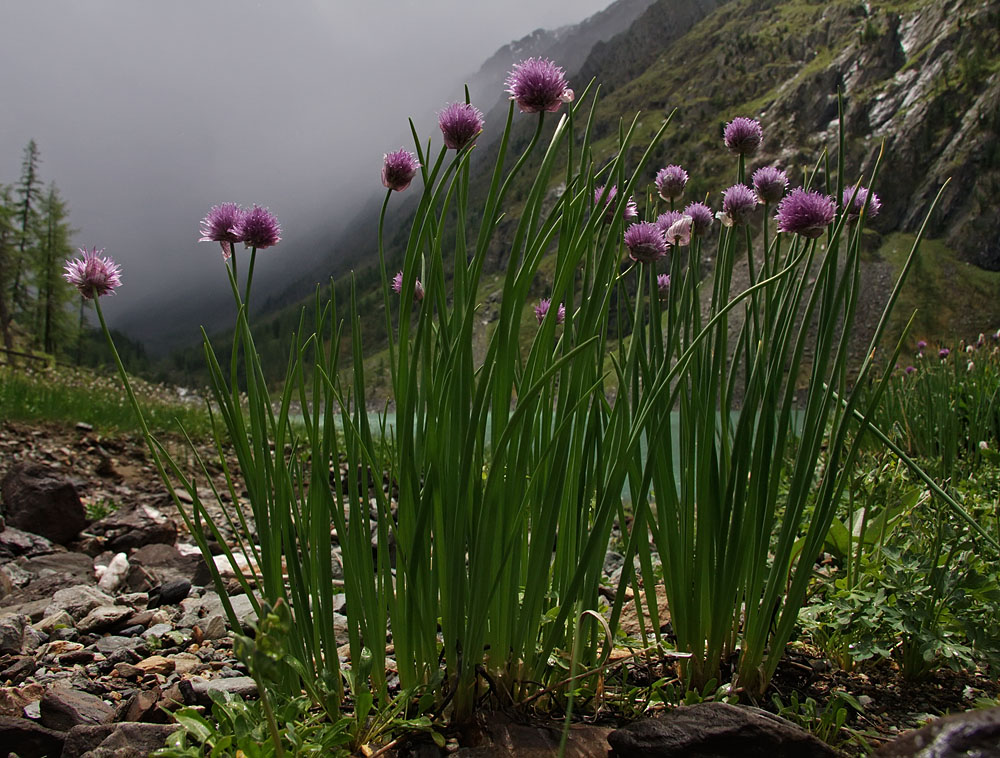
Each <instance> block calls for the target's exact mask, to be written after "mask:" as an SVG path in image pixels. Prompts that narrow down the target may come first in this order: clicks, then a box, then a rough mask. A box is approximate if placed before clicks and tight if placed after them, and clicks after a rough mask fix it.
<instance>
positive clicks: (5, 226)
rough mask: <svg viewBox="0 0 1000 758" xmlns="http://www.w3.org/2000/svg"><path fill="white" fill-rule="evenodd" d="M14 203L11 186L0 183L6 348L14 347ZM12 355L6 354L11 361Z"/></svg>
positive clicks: (0, 324) (0, 311)
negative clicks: (10, 288) (11, 278)
mask: <svg viewBox="0 0 1000 758" xmlns="http://www.w3.org/2000/svg"><path fill="white" fill-rule="evenodd" d="M13 219H14V204H13V195H12V193H11V188H10V187H9V186H5V185H2V184H0V332H2V334H3V346H4V348H6V349H7V350H13V349H14V340H13V338H12V336H11V333H10V321H11V316H10V304H9V303H8V302H7V288H8V286H9V285H10V282H9V281H8V278H9V274H10V271H11V266H10V263H11V258H12V252H13V251H12V247H13V244H14V223H13ZM13 359H14V356H12V355H8V360H10V361H13Z"/></svg>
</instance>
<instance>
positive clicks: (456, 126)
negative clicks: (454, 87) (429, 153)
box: [438, 103, 485, 150]
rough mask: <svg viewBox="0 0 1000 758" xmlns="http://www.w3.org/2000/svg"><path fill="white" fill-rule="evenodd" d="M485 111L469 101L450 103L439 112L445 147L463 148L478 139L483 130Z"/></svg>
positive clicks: (439, 123) (439, 122) (439, 124)
mask: <svg viewBox="0 0 1000 758" xmlns="http://www.w3.org/2000/svg"><path fill="white" fill-rule="evenodd" d="M484 123H485V122H484V121H483V113H482V111H480V110H479V109H478V108H476V107H474V106H472V105H469V104H468V103H450V104H449V105H447V106H445V108H444V110H442V111H441V112H440V113H439V114H438V126H439V127H441V134H442V135H444V144H445V147H448V148H450V149H452V150H461V149H462V148H463V147H466V146H467V145H471V144H472V143H473V142H475V141H476V137H478V136H479V133H480V132H481V131H482V130H483V125H484Z"/></svg>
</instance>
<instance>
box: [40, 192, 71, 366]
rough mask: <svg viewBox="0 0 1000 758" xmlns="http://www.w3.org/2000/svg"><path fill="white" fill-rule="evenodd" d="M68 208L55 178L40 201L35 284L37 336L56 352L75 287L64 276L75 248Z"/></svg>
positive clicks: (65, 324) (62, 334) (48, 348)
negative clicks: (72, 245)
mask: <svg viewBox="0 0 1000 758" xmlns="http://www.w3.org/2000/svg"><path fill="white" fill-rule="evenodd" d="M68 215H69V214H68V210H67V208H66V203H65V201H64V200H63V199H62V198H61V197H60V195H59V190H58V188H57V187H56V185H55V182H52V183H51V184H49V187H48V190H47V191H46V193H45V195H44V196H43V197H42V199H41V202H40V204H39V216H40V222H41V223H40V224H39V235H38V256H37V264H36V269H35V288H36V290H37V292H38V319H37V321H38V328H37V329H36V336H37V338H38V341H39V342H40V343H41V345H42V349H43V350H44V351H45V352H47V353H54V352H55V351H56V347H57V345H58V344H59V343H61V342H65V338H67V337H68V336H69V335H68V334H67V332H68V331H69V329H68V323H67V318H68V314H67V312H66V306H67V305H68V304H69V303H70V302H71V301H72V299H73V288H72V287H71V286H70V285H68V284H67V283H66V282H65V281H64V280H63V278H62V263H63V261H65V260H66V258H68V257H69V256H70V255H72V253H73V250H72V248H71V246H70V237H71V236H72V234H73V230H72V229H70V226H69V221H68V220H67V216H68Z"/></svg>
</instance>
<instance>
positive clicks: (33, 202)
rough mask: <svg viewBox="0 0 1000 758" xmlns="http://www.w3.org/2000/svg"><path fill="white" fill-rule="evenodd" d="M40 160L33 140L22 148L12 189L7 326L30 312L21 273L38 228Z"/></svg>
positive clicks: (25, 268) (26, 266) (28, 264)
mask: <svg viewBox="0 0 1000 758" xmlns="http://www.w3.org/2000/svg"><path fill="white" fill-rule="evenodd" d="M40 161H41V157H40V156H39V153H38V145H37V144H36V143H35V141H34V140H30V141H29V142H28V144H27V146H26V147H25V148H24V160H23V161H22V163H21V178H20V180H19V181H18V183H17V185H16V188H15V192H16V193H17V197H18V200H17V203H16V204H15V206H14V207H15V210H16V213H17V224H18V232H19V234H18V240H17V250H16V252H15V256H14V261H13V270H14V278H13V281H12V282H11V290H10V292H11V297H10V313H8V316H7V319H8V323H9V321H10V319H12V318H13V317H14V314H15V312H21V313H27V312H29V311H30V308H29V303H28V295H27V287H25V285H24V279H25V278H26V277H25V271H26V270H27V269H28V268H29V266H30V265H31V261H30V260H29V257H30V254H31V251H32V248H33V246H34V243H35V240H36V230H37V226H38V202H39V200H40V199H41V191H42V183H41V179H40V178H39V176H38V164H39V162H40Z"/></svg>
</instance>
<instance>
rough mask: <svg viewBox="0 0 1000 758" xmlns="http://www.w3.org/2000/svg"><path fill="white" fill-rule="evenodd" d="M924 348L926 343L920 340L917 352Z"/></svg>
mask: <svg viewBox="0 0 1000 758" xmlns="http://www.w3.org/2000/svg"><path fill="white" fill-rule="evenodd" d="M925 347H927V341H926V340H920V342H918V343H917V350H921V351H922V350H923V349H924V348H925Z"/></svg>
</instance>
